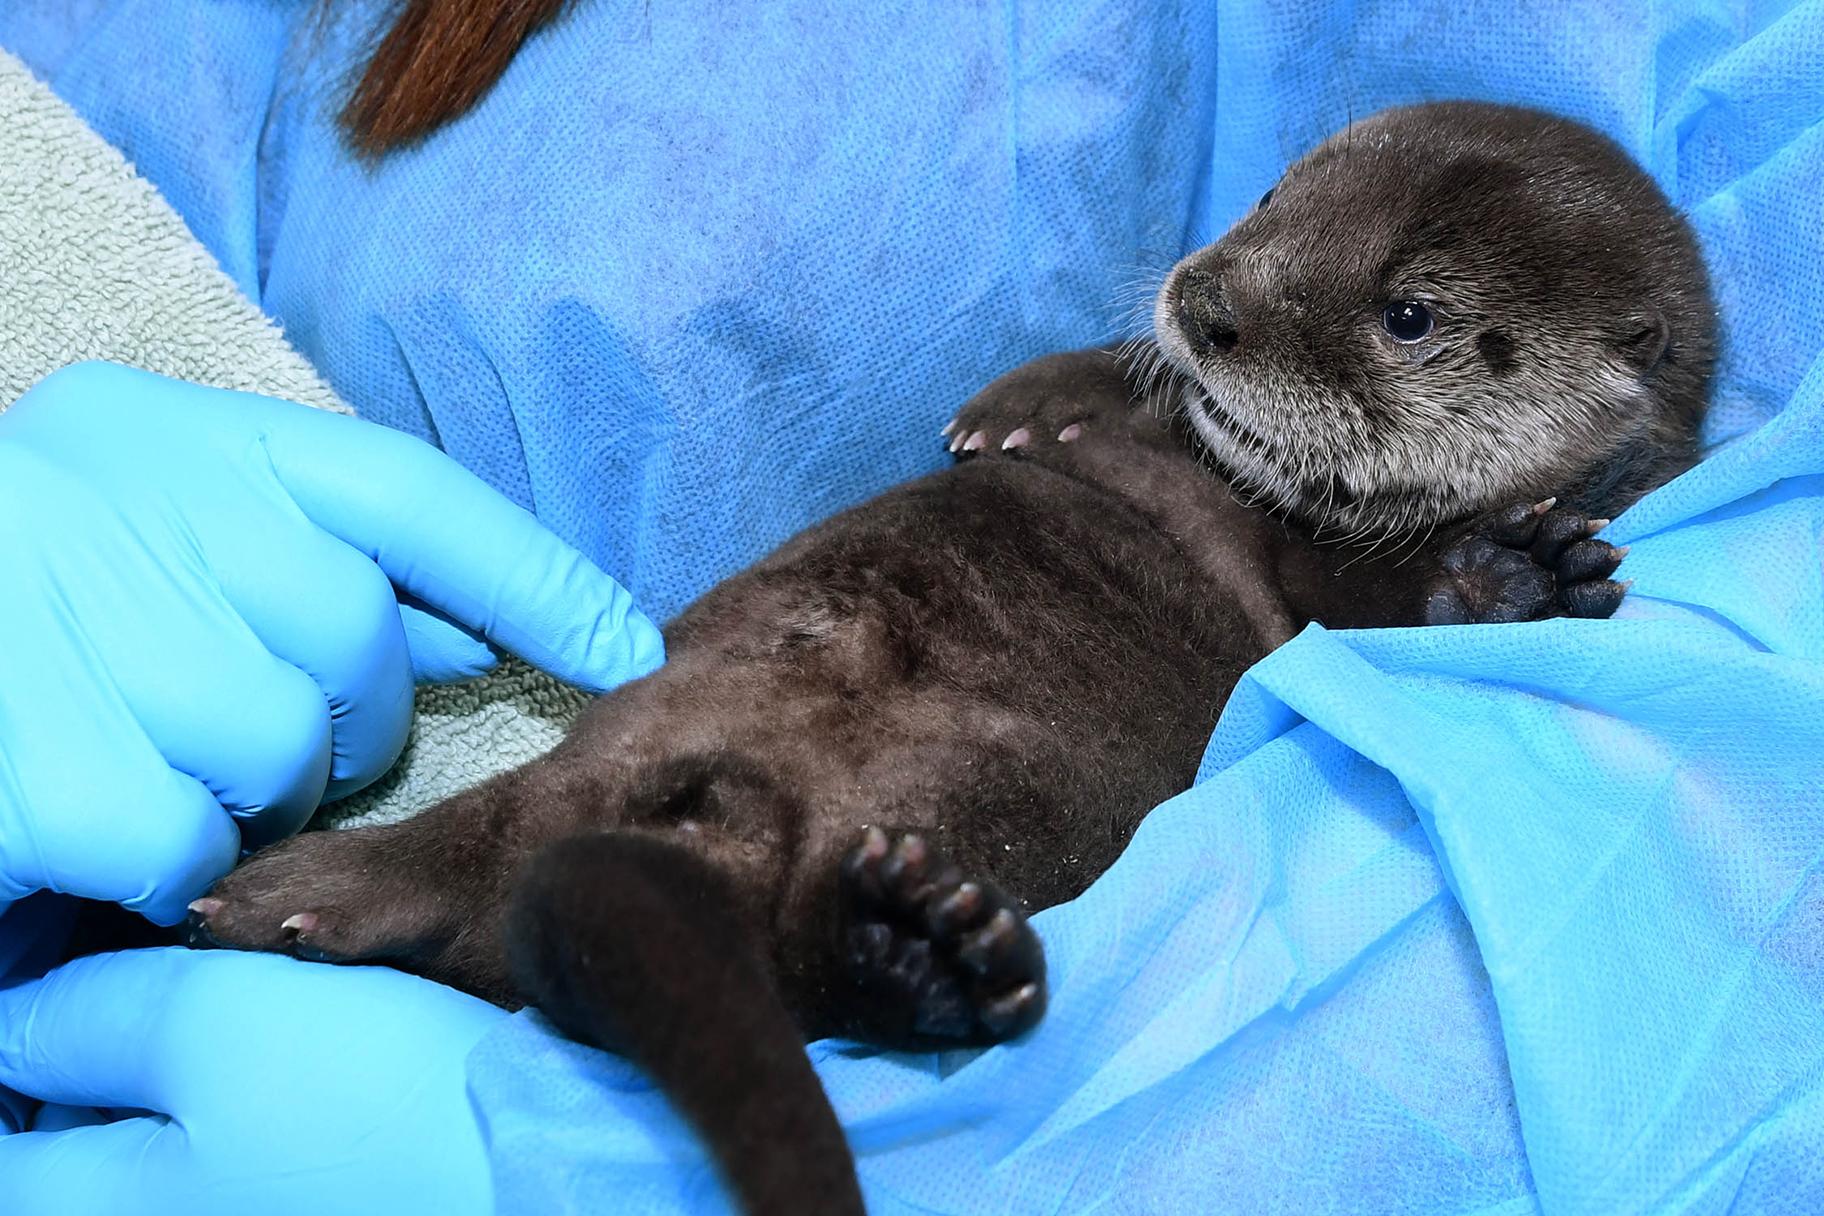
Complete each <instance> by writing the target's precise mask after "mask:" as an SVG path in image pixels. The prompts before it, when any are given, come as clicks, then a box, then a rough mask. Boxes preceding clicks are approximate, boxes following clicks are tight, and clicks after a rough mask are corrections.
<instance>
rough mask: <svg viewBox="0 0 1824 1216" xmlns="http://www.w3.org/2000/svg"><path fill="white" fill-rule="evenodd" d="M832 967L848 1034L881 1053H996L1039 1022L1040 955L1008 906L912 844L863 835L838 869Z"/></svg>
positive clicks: (920, 842) (903, 838)
mask: <svg viewBox="0 0 1824 1216" xmlns="http://www.w3.org/2000/svg"><path fill="white" fill-rule="evenodd" d="M840 898H841V899H842V901H843V909H842V913H843V916H842V922H841V924H842V928H841V933H842V950H843V962H844V964H845V966H846V968H847V970H848V973H849V976H850V978H851V979H852V980H853V981H854V982H855V984H856V985H857V986H858V987H859V988H860V989H861V991H862V994H863V996H864V997H865V998H866V999H865V1003H864V1005H865V1008H866V1010H867V1014H866V1023H867V1024H866V1025H865V1026H862V1027H858V1028H857V1033H859V1034H862V1035H863V1036H864V1037H867V1038H869V1039H873V1040H877V1041H880V1042H883V1043H886V1044H889V1045H892V1046H908V1047H911V1046H933V1045H936V1046H945V1045H951V1046H961V1045H965V1044H989V1043H998V1042H1001V1041H1002V1040H1005V1039H1010V1038H1013V1037H1014V1036H1016V1035H1019V1034H1022V1033H1024V1032H1025V1031H1027V1030H1029V1029H1031V1028H1032V1027H1033V1026H1034V1025H1036V1024H1037V1023H1038V1020H1039V1018H1040V1017H1041V1016H1042V1015H1043V1014H1044V1012H1045V951H1044V947H1043V946H1042V945H1040V943H1039V938H1038V935H1037V934H1036V933H1034V932H1033V931H1032V926H1031V925H1029V924H1028V923H1027V922H1026V917H1025V915H1024V914H1023V913H1022V912H1021V911H1020V909H1019V906H1018V904H1017V903H1016V902H1015V901H1014V900H1013V899H1011V898H1009V897H1008V896H1007V895H1006V894H1004V893H1003V892H1001V891H1000V890H999V889H997V888H996V887H994V886H992V885H990V884H988V883H985V882H970V881H966V880H965V879H964V877H963V875H962V872H961V871H960V870H959V869H958V868H957V867H956V866H955V865H954V864H952V863H951V862H950V861H949V860H948V859H946V858H945V857H944V856H943V854H941V853H939V852H938V851H937V850H936V849H934V848H932V847H931V846H930V845H929V844H927V843H926V842H925V840H924V838H923V837H920V836H916V835H911V834H906V835H895V836H893V837H889V836H888V835H887V833H885V832H883V831H881V830H880V829H879V828H869V829H868V830H867V832H866V833H865V834H864V835H863V837H862V840H861V843H860V844H858V845H856V846H855V847H854V848H853V849H851V850H850V851H849V852H848V854H847V855H846V856H845V857H844V858H843V860H842V870H841V875H840Z"/></svg>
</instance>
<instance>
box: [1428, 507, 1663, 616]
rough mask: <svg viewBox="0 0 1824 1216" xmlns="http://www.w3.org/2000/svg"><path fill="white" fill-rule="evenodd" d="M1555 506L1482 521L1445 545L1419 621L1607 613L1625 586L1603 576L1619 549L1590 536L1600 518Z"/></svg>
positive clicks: (1515, 510)
mask: <svg viewBox="0 0 1824 1216" xmlns="http://www.w3.org/2000/svg"><path fill="white" fill-rule="evenodd" d="M1555 502H1556V500H1555V499H1549V498H1548V499H1546V500H1545V501H1544V502H1541V503H1532V504H1526V503H1520V504H1517V505H1515V506H1512V507H1508V508H1507V509H1505V510H1502V511H1498V512H1496V513H1495V514H1493V515H1489V516H1486V517H1484V518H1483V519H1480V520H1478V521H1476V523H1475V524H1474V525H1472V526H1471V527H1470V529H1469V531H1468V532H1467V533H1466V534H1464V535H1463V536H1462V537H1460V538H1458V539H1457V540H1456V541H1454V542H1453V543H1452V544H1451V545H1450V546H1449V547H1448V548H1446V549H1445V550H1444V553H1443V557H1442V562H1441V564H1442V566H1443V574H1442V577H1441V579H1440V581H1439V585H1438V586H1437V587H1436V588H1434V589H1433V590H1432V592H1431V594H1430V595H1429V596H1428V597H1427V598H1426V601H1425V622H1426V624H1429V625H1467V624H1495V623H1501V622H1508V621H1537V620H1544V619H1545V618H1547V617H1554V616H1577V617H1594V618H1601V617H1608V616H1612V615H1614V612H1615V609H1616V608H1618V607H1620V605H1621V600H1622V597H1623V596H1624V595H1626V594H1627V589H1628V585H1627V584H1626V583H1618V582H1616V581H1614V580H1613V579H1612V578H1610V577H1609V576H1610V575H1611V574H1613V573H1615V567H1616V566H1618V565H1620V564H1621V559H1622V557H1623V556H1625V555H1626V553H1627V550H1626V549H1625V548H1622V549H1618V548H1616V547H1615V546H1614V545H1611V544H1609V543H1608V542H1607V541H1601V540H1596V539H1594V536H1595V534H1596V533H1597V532H1599V531H1601V530H1602V529H1603V528H1605V527H1607V526H1608V523H1609V521H1608V520H1606V519H1590V518H1588V517H1587V516H1585V515H1583V514H1581V513H1580V512H1577V511H1573V510H1571V509H1570V508H1568V507H1555V506H1554V504H1555Z"/></svg>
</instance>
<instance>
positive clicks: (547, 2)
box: [341, 0, 571, 157]
mask: <svg viewBox="0 0 1824 1216" xmlns="http://www.w3.org/2000/svg"><path fill="white" fill-rule="evenodd" d="M570 3H571V0H406V3H405V5H404V9H403V11H402V12H400V14H399V17H398V19H397V20H395V21H394V22H393V25H392V28H391V29H389V30H387V32H386V35H385V36H384V37H383V38H382V39H381V40H380V45H379V48H378V49H377V50H375V51H374V57H373V58H372V59H371V60H369V61H368V65H367V70H366V72H364V73H363V74H362V76H361V81H360V83H359V84H357V85H356V86H355V91H354V95H353V96H352V97H350V98H349V101H348V105H347V106H345V107H344V108H343V110H342V116H341V123H342V129H343V130H344V131H345V132H346V133H347V135H348V141H349V143H350V144H351V145H353V147H354V149H355V151H356V152H357V153H359V154H360V155H362V156H366V157H378V156H382V155H384V154H385V153H387V152H390V151H392V150H393V149H395V148H398V147H401V146H403V145H405V144H409V143H413V142H414V141H416V140H419V139H422V138H424V137H425V136H426V135H429V134H430V133H431V132H432V131H435V130H436V129H437V128H438V127H441V126H442V125H443V124H444V123H446V122H449V121H450V120H451V119H453V118H457V117H459V116H461V115H462V114H465V113H467V112H468V110H469V108H470V107H471V106H473V105H474V104H475V103H476V102H478V101H480V100H481V98H482V97H483V95H485V94H486V93H487V91H488V90H489V89H491V88H493V87H494V83H495V82H496V81H497V80H499V79H500V77H501V75H502V74H503V73H504V72H505V71H506V70H507V65H508V64H510V63H512V62H513V56H515V55H516V54H518V53H519V48H520V47H521V46H522V45H523V44H524V43H525V41H526V39H528V38H530V37H531V36H532V35H533V34H535V33H536V32H538V31H539V30H540V29H542V28H543V27H544V26H546V25H549V24H550V23H551V22H552V21H555V20H556V19H557V18H558V17H559V16H560V15H561V14H562V13H563V11H564V9H566V8H567V7H569V5H570Z"/></svg>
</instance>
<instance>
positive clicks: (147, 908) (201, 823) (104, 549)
mask: <svg viewBox="0 0 1824 1216" xmlns="http://www.w3.org/2000/svg"><path fill="white" fill-rule="evenodd" d="M0 520H4V521H5V522H4V529H3V530H0V570H5V571H6V572H7V580H8V581H7V586H6V588H5V590H4V592H3V593H0V637H4V638H5V639H7V645H6V646H5V647H0V908H3V907H4V906H5V904H6V903H7V902H9V901H11V900H16V899H18V898H19V897H21V896H23V895H26V894H28V893H30V892H32V891H36V890H39V889H49V890H55V891H63V892H67V893H70V894H74V895H81V896H86V897H88V898H92V899H102V900H114V901H118V902H120V903H122V904H124V905H126V906H127V907H129V908H134V909H137V910H139V911H140V912H142V913H144V914H145V915H146V916H147V917H149V918H150V919H152V920H154V921H157V922H160V923H164V924H169V923H173V922H175V921H177V920H178V919H180V918H181V917H182V916H183V913H184V906H185V904H187V903H188V902H189V901H190V900H192V899H194V898H195V897H196V896H198V895H200V894H201V893H202V892H203V891H204V890H205V889H206V888H207V887H208V886H209V884H210V883H212V882H213V881H214V880H215V879H216V878H218V877H220V876H221V875H222V874H224V873H226V872H227V870H228V869H229V868H230V867H231V866H232V865H233V864H234V861H235V859H236V856H237V855H238V854H239V852H240V851H241V848H242V846H243V843H245V844H246V845H247V846H248V847H255V846H258V845H259V844H263V843H265V842H267V841H270V840H273V839H276V838H278V837H281V836H284V835H286V834H288V833H290V832H293V831H295V830H296V829H297V828H298V827H300V826H301V825H302V824H303V823H304V821H305V820H306V819H307V818H308V817H309V816H310V814H311V812H312V811H313V810H315V808H316V807H317V805H318V804H319V803H320V802H322V801H324V800H325V799H326V798H335V797H338V796H341V795H343V794H347V793H349V792H351V791H353V790H355V789H358V788H359V787H361V786H362V785H364V784H366V783H368V782H370V781H372V780H373V779H374V778H376V777H378V776H379V775H380V774H382V773H383V772H385V771H386V769H387V768H388V767H389V766H390V765H391V764H392V763H393V761H394V759H396V758H397V756H398V754H399V751H400V749H401V748H402V747H403V745H404V743H405V737H406V731H407V728H408V727H409V725H410V721H411V711H412V683H413V680H414V677H416V678H419V679H427V678H428V679H436V678H447V677H452V676H459V675H465V674H474V673H477V672H480V671H482V670H485V669H486V668H487V667H489V666H491V665H492V664H493V662H494V657H493V654H492V653H491V651H490V650H489V648H488V646H487V645H486V644H484V643H483V642H482V641H481V640H480V638H478V637H476V636H474V634H471V633H470V632H467V630H473V631H475V633H478V634H480V635H484V636H485V637H486V638H487V639H488V641H491V642H493V643H495V644H496V645H498V646H500V647H502V648H504V649H506V650H509V651H512V652H514V653H516V654H519V655H521V656H523V657H524V658H526V659H527V660H529V661H530V662H532V663H534V664H536V665H537V666H540V667H543V668H545V669H547V670H549V671H551V672H553V673H554V674H556V675H558V676H560V677H563V678H565V679H568V680H571V681H573V682H575V683H577V684H580V685H583V686H584V687H587V688H591V689H598V690H599V689H604V688H607V687H610V686H612V685H614V684H617V683H620V682H621V681H624V680H627V679H630V678H633V677H635V676H639V675H643V674H645V673H646V672H647V671H650V670H652V669H653V668H654V667H656V666H658V664H659V663H660V662H661V661H662V659H663V645H662V643H661V641H660V638H659V634H658V631H657V630H656V629H655V628H654V627H653V625H652V624H651V622H650V621H648V620H647V619H646V618H645V617H644V616H642V615H641V614H640V613H639V612H638V611H637V610H636V609H635V608H633V606H632V604H631V601H630V600H629V597H628V595H627V593H626V592H625V591H624V590H622V588H621V587H620V586H618V585H617V584H616V583H615V582H613V581H612V580H611V579H609V578H608V577H607V576H606V575H604V574H602V573H601V572H600V571H599V570H597V569H596V568H595V567H594V566H593V565H591V564H590V563H589V562H588V560H587V559H585V558H584V557H582V555H581V554H579V553H577V552H576V551H575V550H574V549H571V548H570V547H569V546H567V545H565V544H564V543H562V542H561V541H559V540H558V539H557V538H556V537H554V536H553V535H551V534H550V533H549V532H547V531H545V529H544V528H543V527H541V526H540V525H539V524H538V522H537V521H536V520H534V519H533V517H532V516H531V515H530V514H528V513H527V512H525V511H524V510H522V509H521V508H519V507H517V506H514V505H513V504H511V503H509V502H508V501H507V500H505V499H504V498H501V497H500V496H499V495H497V494H496V493H495V492H494V491H493V490H491V489H489V488H488V487H487V486H486V485H485V484H484V483H483V482H482V481H480V480H479V479H478V478H476V477H475V476H473V475H472V474H470V473H468V472H467V471H465V470H464V469H463V468H462V467H461V466H459V465H458V464H456V462H455V461H453V460H451V459H449V458H448V457H447V456H445V455H443V454H442V453H441V452H438V451H437V450H436V449H434V448H432V447H430V446H429V445H427V444H425V443H422V442H420V441H419V440H416V439H413V438H411V437H409V436H406V435H403V434H400V433H398V432H395V431H391V430H388V429H387V428H385V427H380V426H376V425H373V424H371V423H366V422H362V421H358V420H356V419H353V418H348V417H343V416H339V415H335V414H329V413H324V412H322V411H319V410H313V409H309V408H306V407H304V406H300V405H296V404H294V403H290V402H283V401H277V400H273V399H270V398H266V397H259V396H254V395H250V394H245V393H231V392H225V391H222V390H217V389H207V388H200V387H198V386H196V385H191V384H186V383H182V382H179V381H174V380H168V379H165V378H163V377H159V376H154V375H151V374H149V373H146V372H140V371H135V370H132V369H128V368H123V367H118V366H115V365H112V364H104V363H87V364H78V365H76V366H74V367H69V368H65V369H64V370H62V371H59V372H57V373H55V374H54V375H52V376H50V377H48V378H47V379H45V380H44V381H43V382H41V383H40V384H39V385H38V386H37V387H35V388H33V389H32V390H31V391H30V392H29V393H27V394H26V395H25V396H24V397H22V398H21V399H20V400H19V401H18V402H17V403H16V404H15V405H14V406H13V407H12V409H11V410H9V411H8V412H7V413H6V414H4V415H0ZM400 595H404V596H408V597H411V598H412V599H415V600H416V601H419V602H421V603H423V604H424V605H428V606H430V608H431V609H433V610H434V611H426V610H423V609H420V608H418V607H414V606H412V605H411V604H410V603H407V604H401V603H400V601H399V598H398V596H400ZM452 621H454V622H458V623H460V625H461V626H463V627H466V628H459V627H458V625H457V624H452V623H451V622H452ZM5 946H6V943H5V942H4V941H0V955H3V954H4V953H5ZM3 962H4V958H0V963H3ZM3 973H4V967H3V966H0V974H3Z"/></svg>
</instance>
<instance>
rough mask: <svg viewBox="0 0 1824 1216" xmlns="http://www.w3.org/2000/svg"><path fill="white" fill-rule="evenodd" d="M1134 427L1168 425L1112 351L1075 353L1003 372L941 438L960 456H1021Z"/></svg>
mask: <svg viewBox="0 0 1824 1216" xmlns="http://www.w3.org/2000/svg"><path fill="white" fill-rule="evenodd" d="M1136 424H1139V425H1142V426H1144V427H1147V428H1150V429H1155V430H1159V431H1160V432H1161V433H1162V434H1163V433H1164V430H1165V428H1164V425H1163V424H1162V423H1161V422H1159V420H1158V419H1156V418H1154V417H1152V416H1151V415H1150V414H1149V412H1148V411H1147V410H1146V408H1145V407H1144V406H1143V405H1141V404H1140V403H1139V402H1137V400H1136V393H1135V390H1134V387H1133V385H1132V384H1131V383H1130V382H1129V380H1128V379H1127V377H1126V376H1125V375H1124V374H1123V370H1122V364H1121V361H1120V359H1119V358H1118V357H1117V356H1116V355H1115V354H1114V353H1113V352H1112V351H1105V350H1094V351H1076V352H1072V353H1070V354H1063V355H1051V356H1048V357H1047V358H1044V359H1039V360H1035V361H1034V362H1032V363H1028V364H1026V365H1025V366H1024V367H1020V368H1017V369H1015V370H1014V371H1011V372H1009V373H1007V374H1006V375H1005V376H1002V377H1001V378H1000V379H998V380H996V381H995V382H994V383H992V384H990V385H989V386H988V387H987V388H985V389H983V390H982V391H981V392H979V393H977V394H976V395H975V396H974V397H971V398H970V399H969V401H968V403H967V404H965V405H964V406H963V408H962V409H961V410H959V411H958V412H957V415H956V417H955V418H952V419H951V420H950V422H949V424H948V425H946V426H945V427H944V429H943V432H942V436H943V439H944V441H945V442H946V443H947V444H949V446H950V451H951V452H952V453H954V454H955V455H956V456H957V457H958V458H959V459H969V458H972V457H977V456H996V455H1001V454H1006V455H1009V456H1015V457H1023V456H1031V455H1035V454H1038V453H1041V452H1044V451H1046V450H1048V449H1056V448H1057V447H1058V445H1060V444H1072V443H1076V442H1077V441H1078V440H1080V439H1083V438H1085V437H1088V436H1092V435H1098V434H1102V433H1105V432H1116V431H1126V430H1128V429H1129V428H1132V427H1133V426H1135V425H1136Z"/></svg>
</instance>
